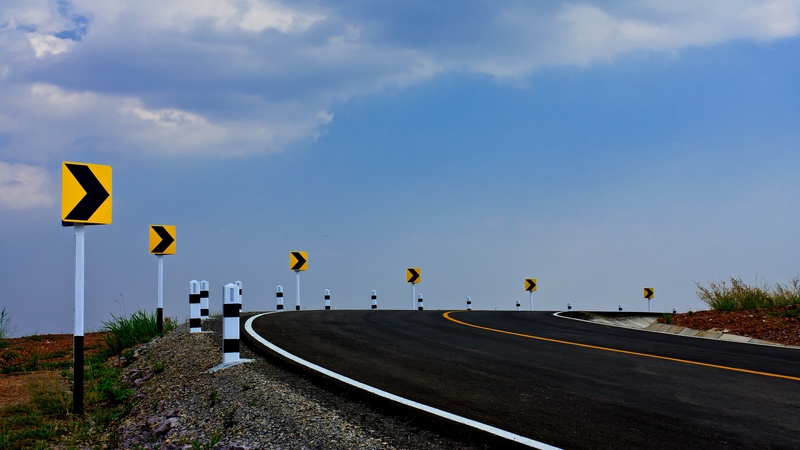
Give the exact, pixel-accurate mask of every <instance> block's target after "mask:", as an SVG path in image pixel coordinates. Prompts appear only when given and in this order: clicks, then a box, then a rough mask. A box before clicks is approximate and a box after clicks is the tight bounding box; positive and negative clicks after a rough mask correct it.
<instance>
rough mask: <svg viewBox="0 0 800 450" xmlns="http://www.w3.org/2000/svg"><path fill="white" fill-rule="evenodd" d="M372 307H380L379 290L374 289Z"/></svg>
mask: <svg viewBox="0 0 800 450" xmlns="http://www.w3.org/2000/svg"><path fill="white" fill-rule="evenodd" d="M372 309H378V292H377V291H374V290H373V291H372Z"/></svg>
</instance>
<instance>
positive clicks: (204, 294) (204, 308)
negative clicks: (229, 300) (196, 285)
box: [200, 280, 209, 319]
mask: <svg viewBox="0 0 800 450" xmlns="http://www.w3.org/2000/svg"><path fill="white" fill-rule="evenodd" d="M208 295H209V294H208V281H206V280H203V281H201V282H200V318H201V319H208Z"/></svg>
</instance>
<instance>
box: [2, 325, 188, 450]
mask: <svg viewBox="0 0 800 450" xmlns="http://www.w3.org/2000/svg"><path fill="white" fill-rule="evenodd" d="M103 325H104V327H105V329H106V330H108V331H110V333H109V334H108V336H106V337H105V339H104V341H103V343H102V346H101V348H100V349H99V350H100V351H98V352H95V353H94V354H93V355H92V356H91V357H88V355H87V359H86V361H85V364H86V365H85V367H84V405H83V406H84V412H85V414H84V415H82V416H75V415H72V414H71V413H72V406H73V405H72V386H71V384H72V381H73V373H72V370H70V368H71V367H72V363H71V362H66V363H57V364H54V363H49V362H47V361H44V360H45V359H46V358H47V357H50V356H58V355H57V354H55V353H52V354H47V355H40V354H38V353H35V354H33V355H32V356H31V357H30V361H22V359H28V358H20V357H19V356H20V355H19V354H16V355H15V354H14V353H13V350H6V351H5V352H4V353H3V358H4V359H6V360H13V362H14V363H17V362H19V363H20V367H21V368H22V370H23V371H28V369H30V370H39V369H42V368H51V366H63V367H61V368H63V369H64V370H62V371H61V373H60V374H59V373H56V372H54V371H50V372H48V373H47V374H46V375H45V376H42V377H38V378H36V379H35V380H33V381H32V382H31V383H30V384H29V386H28V389H29V393H30V394H31V398H32V401H31V402H30V403H28V404H23V405H17V406H11V407H7V408H1V407H0V450H5V449H17V448H31V449H38V448H41V449H49V448H53V447H59V448H114V447H116V443H115V442H111V441H112V440H113V439H114V438H113V433H108V430H109V429H111V428H113V427H114V426H116V424H117V423H118V422H119V421H120V420H122V419H123V418H124V417H125V416H126V415H127V414H128V413H129V412H130V408H131V407H132V406H133V405H132V402H131V401H130V400H131V395H132V391H131V389H130V387H129V386H128V385H126V384H125V383H123V382H122V379H121V375H122V368H117V367H113V366H111V365H109V364H108V363H107V360H108V358H109V357H110V356H114V355H120V354H131V353H133V347H135V346H136V345H138V344H141V343H144V342H148V341H150V340H151V339H153V338H154V337H156V336H158V335H159V333H158V331H157V323H156V316H155V314H147V313H145V312H144V311H137V312H136V313H134V314H133V315H132V316H130V317H115V316H113V315H112V320H111V321H109V322H104V323H103ZM175 327H176V321H175V320H174V319H169V318H167V319H165V321H164V332H165V333H166V332H169V331H172V330H173V329H175ZM36 337H37V336H35V337H33V339H36ZM9 362H11V361H9ZM23 366H24V367H23ZM155 369H159V368H154V371H155ZM164 369H165V368H160V370H161V371H163V370H164Z"/></svg>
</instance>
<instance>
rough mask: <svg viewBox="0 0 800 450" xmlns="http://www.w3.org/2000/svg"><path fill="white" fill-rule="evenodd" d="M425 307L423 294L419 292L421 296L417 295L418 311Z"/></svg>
mask: <svg viewBox="0 0 800 450" xmlns="http://www.w3.org/2000/svg"><path fill="white" fill-rule="evenodd" d="M424 309H425V307H424V306H423V302H422V294H419V297H417V311H422V310H424Z"/></svg>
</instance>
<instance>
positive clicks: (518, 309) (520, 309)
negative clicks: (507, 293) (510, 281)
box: [517, 300, 522, 311]
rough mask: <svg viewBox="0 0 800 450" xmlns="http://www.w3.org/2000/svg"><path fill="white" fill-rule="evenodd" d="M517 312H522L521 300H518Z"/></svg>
mask: <svg viewBox="0 0 800 450" xmlns="http://www.w3.org/2000/svg"><path fill="white" fill-rule="evenodd" d="M517 311H522V306H520V304H519V300H517Z"/></svg>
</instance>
